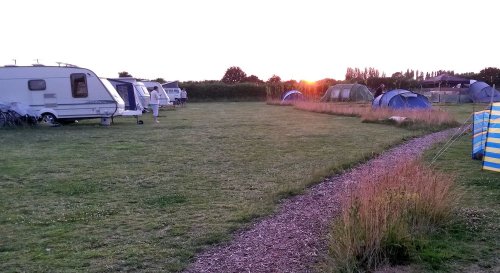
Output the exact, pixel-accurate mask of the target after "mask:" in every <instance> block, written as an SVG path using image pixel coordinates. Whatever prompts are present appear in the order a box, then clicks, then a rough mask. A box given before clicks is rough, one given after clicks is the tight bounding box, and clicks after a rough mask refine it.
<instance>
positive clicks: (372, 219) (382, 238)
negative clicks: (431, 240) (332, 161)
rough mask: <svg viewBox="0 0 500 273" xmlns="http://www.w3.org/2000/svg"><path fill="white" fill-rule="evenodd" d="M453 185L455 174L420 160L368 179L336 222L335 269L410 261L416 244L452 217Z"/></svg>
mask: <svg viewBox="0 0 500 273" xmlns="http://www.w3.org/2000/svg"><path fill="white" fill-rule="evenodd" d="M402 161H403V160H402ZM452 187H453V179H452V177H450V176H447V175H444V174H442V173H439V172H437V171H435V170H433V169H431V168H430V167H428V166H425V165H423V164H422V163H419V162H416V161H411V162H409V163H406V164H404V165H402V166H400V167H396V168H393V169H392V170H388V171H387V172H384V173H383V174H380V175H378V176H375V175H374V176H372V178H369V177H364V178H363V179H362V180H361V181H359V183H358V184H357V186H356V187H355V188H353V189H352V192H351V195H350V196H349V197H347V198H346V199H345V200H344V202H343V211H342V214H341V216H340V217H339V219H338V220H337V221H336V222H335V223H334V225H333V229H332V236H331V242H330V255H331V256H330V257H331V258H332V261H333V264H334V267H335V268H336V269H337V270H338V271H340V272H356V271H359V270H363V269H365V270H372V269H375V268H377V267H378V266H380V265H383V264H386V263H391V264H398V263H404V262H406V261H408V260H409V259H410V257H411V253H413V252H414V249H413V245H415V244H414V242H415V241H416V240H418V238H419V237H420V236H422V235H425V234H426V232H428V231H430V230H433V229H435V228H437V227H439V226H441V225H443V224H445V223H446V222H447V221H448V220H449V216H450V215H451V211H452V206H453V204H454V201H455V198H456V195H455V194H454V193H453V191H452Z"/></svg>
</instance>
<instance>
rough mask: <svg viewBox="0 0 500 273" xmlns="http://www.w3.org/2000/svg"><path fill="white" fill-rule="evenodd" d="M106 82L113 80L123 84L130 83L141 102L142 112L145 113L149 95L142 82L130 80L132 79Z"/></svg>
mask: <svg viewBox="0 0 500 273" xmlns="http://www.w3.org/2000/svg"><path fill="white" fill-rule="evenodd" d="M108 80H115V81H123V82H129V83H132V84H133V85H134V88H135V90H136V92H137V95H138V96H139V100H140V102H141V105H142V108H143V109H144V111H146V109H147V108H148V106H149V98H150V95H149V91H148V89H147V88H146V86H145V85H144V84H143V83H142V82H140V81H137V79H135V78H132V77H121V78H108Z"/></svg>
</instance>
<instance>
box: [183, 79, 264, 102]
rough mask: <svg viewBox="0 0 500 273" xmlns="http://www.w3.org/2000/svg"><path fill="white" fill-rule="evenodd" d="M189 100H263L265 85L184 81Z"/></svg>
mask: <svg viewBox="0 0 500 273" xmlns="http://www.w3.org/2000/svg"><path fill="white" fill-rule="evenodd" d="M181 87H182V88H185V89H186V90H187V91H188V95H189V101H264V100H265V99H266V86H265V85H262V84H254V83H239V84H224V83H222V82H186V83H182V84H181Z"/></svg>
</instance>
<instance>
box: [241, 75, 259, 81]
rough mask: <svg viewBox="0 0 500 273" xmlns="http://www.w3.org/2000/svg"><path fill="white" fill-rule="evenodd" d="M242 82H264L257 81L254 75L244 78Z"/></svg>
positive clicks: (257, 78)
mask: <svg viewBox="0 0 500 273" xmlns="http://www.w3.org/2000/svg"><path fill="white" fill-rule="evenodd" d="M243 81H244V82H251V83H263V82H264V81H263V80H261V79H259V77H257V76H255V75H250V76H249V77H246V78H245V79H244V80H243Z"/></svg>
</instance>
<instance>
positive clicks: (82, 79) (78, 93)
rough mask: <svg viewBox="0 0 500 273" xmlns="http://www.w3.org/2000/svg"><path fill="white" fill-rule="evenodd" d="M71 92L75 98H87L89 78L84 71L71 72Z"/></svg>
mask: <svg viewBox="0 0 500 273" xmlns="http://www.w3.org/2000/svg"><path fill="white" fill-rule="evenodd" d="M70 78H71V93H72V94H73V97H74V98H86V97H88V96H89V90H88V89H87V78H86V76H85V74H83V73H74V74H71V76H70Z"/></svg>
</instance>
